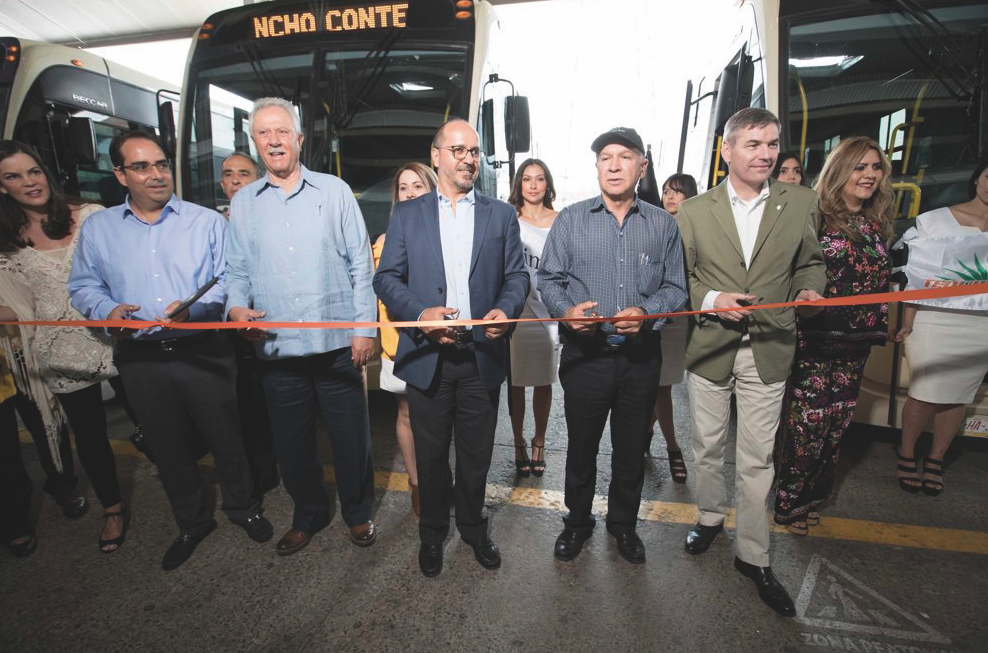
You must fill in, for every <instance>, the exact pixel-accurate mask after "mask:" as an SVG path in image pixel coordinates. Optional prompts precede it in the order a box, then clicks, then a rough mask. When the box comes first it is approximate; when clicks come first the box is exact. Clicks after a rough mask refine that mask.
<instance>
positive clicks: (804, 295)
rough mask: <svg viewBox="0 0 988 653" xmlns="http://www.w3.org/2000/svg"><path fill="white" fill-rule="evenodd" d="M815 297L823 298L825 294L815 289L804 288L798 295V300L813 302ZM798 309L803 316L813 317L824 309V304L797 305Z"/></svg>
mask: <svg viewBox="0 0 988 653" xmlns="http://www.w3.org/2000/svg"><path fill="white" fill-rule="evenodd" d="M815 299H823V296H822V295H821V294H820V293H818V292H817V291H815V290H808V289H805V288H804V289H803V290H800V291H799V294H798V295H796V301H797V302H811V301H813V300H815ZM796 310H797V311H799V314H800V315H802V316H803V317H813V316H814V315H816V314H817V313H819V312H820V311H822V310H823V306H797V307H796Z"/></svg>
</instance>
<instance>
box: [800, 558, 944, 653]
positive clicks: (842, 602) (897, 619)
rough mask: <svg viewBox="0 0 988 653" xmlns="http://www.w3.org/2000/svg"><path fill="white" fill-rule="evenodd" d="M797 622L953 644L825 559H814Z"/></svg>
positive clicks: (804, 579) (809, 568)
mask: <svg viewBox="0 0 988 653" xmlns="http://www.w3.org/2000/svg"><path fill="white" fill-rule="evenodd" d="M796 620H797V621H799V622H800V623H802V624H805V625H807V626H813V627H816V628H833V629H836V630H842V631H845V632H855V633H862V634H868V635H884V636H886V637H894V638H897V639H909V640H913V641H918V642H933V643H936V644H945V645H949V644H950V639H949V638H947V637H946V636H944V635H943V634H941V633H939V632H937V631H936V630H934V629H933V628H932V627H930V626H929V625H928V624H926V623H924V622H923V620H922V619H920V618H919V617H916V616H914V615H912V614H910V613H909V612H907V611H905V610H903V609H902V608H900V607H899V606H897V605H896V604H894V603H892V602H891V601H889V600H888V599H887V598H885V597H884V596H882V595H881V594H879V593H878V592H876V591H875V590H873V589H871V588H870V587H868V586H866V585H865V584H864V583H862V582H861V581H859V580H857V579H856V578H854V577H853V576H851V575H850V574H848V573H847V572H846V571H844V570H843V569H841V568H840V567H838V566H837V565H835V564H834V563H832V562H830V561H829V560H827V559H826V558H824V557H822V556H819V555H815V556H813V558H812V559H811V560H810V566H809V567H808V568H807V570H806V576H805V577H804V578H803V586H802V587H801V588H800V590H799V596H798V597H797V598H796Z"/></svg>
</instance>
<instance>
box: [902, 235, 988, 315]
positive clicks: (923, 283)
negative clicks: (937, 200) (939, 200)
mask: <svg viewBox="0 0 988 653" xmlns="http://www.w3.org/2000/svg"><path fill="white" fill-rule="evenodd" d="M903 245H908V246H909V262H908V263H907V264H906V266H905V273H906V279H907V281H908V284H907V285H906V289H907V290H919V289H922V288H954V287H957V286H971V285H974V284H979V283H984V282H985V281H988V270H986V266H988V234H986V233H971V234H968V233H963V234H958V235H956V236H953V235H952V236H927V235H920V233H919V231H918V230H917V229H916V228H915V227H914V228H912V229H910V230H909V231H907V232H906V233H905V234H904V235H903V237H902V240H901V241H900V242H899V243H898V244H896V246H895V247H896V248H897V249H898V248H901V247H902V246H903ZM916 303H918V304H926V305H929V306H938V307H941V308H952V309H959V310H966V311H988V293H982V294H979V295H967V296H963V297H942V298H938V299H922V300H917V301H916Z"/></svg>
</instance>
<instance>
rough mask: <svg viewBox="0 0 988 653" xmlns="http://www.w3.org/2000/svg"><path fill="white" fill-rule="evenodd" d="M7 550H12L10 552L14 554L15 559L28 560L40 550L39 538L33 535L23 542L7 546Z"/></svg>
mask: <svg viewBox="0 0 988 653" xmlns="http://www.w3.org/2000/svg"><path fill="white" fill-rule="evenodd" d="M7 548H9V549H10V552H11V553H13V554H14V557H15V558H26V557H28V556H29V555H31V554H32V553H34V550H35V549H37V548H38V538H36V537H35V536H34V535H33V534H31V535H28V536H27V539H26V540H24V541H23V542H18V543H17V544H13V543H10V544H7Z"/></svg>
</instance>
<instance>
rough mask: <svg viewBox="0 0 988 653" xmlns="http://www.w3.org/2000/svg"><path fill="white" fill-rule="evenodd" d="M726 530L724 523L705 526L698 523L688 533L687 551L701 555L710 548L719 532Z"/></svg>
mask: <svg viewBox="0 0 988 653" xmlns="http://www.w3.org/2000/svg"><path fill="white" fill-rule="evenodd" d="M722 530H724V525H723V524H717V525H716V526H704V525H703V524H697V525H696V526H694V527H693V528H691V529H690V531H689V533H687V534H686V547H685V548H686V552H687V553H692V554H693V555H699V554H701V553H703V552H704V551H706V550H707V549H709V548H710V543H711V542H713V541H714V538H715V537H717V533H719V532H721V531H722Z"/></svg>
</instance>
